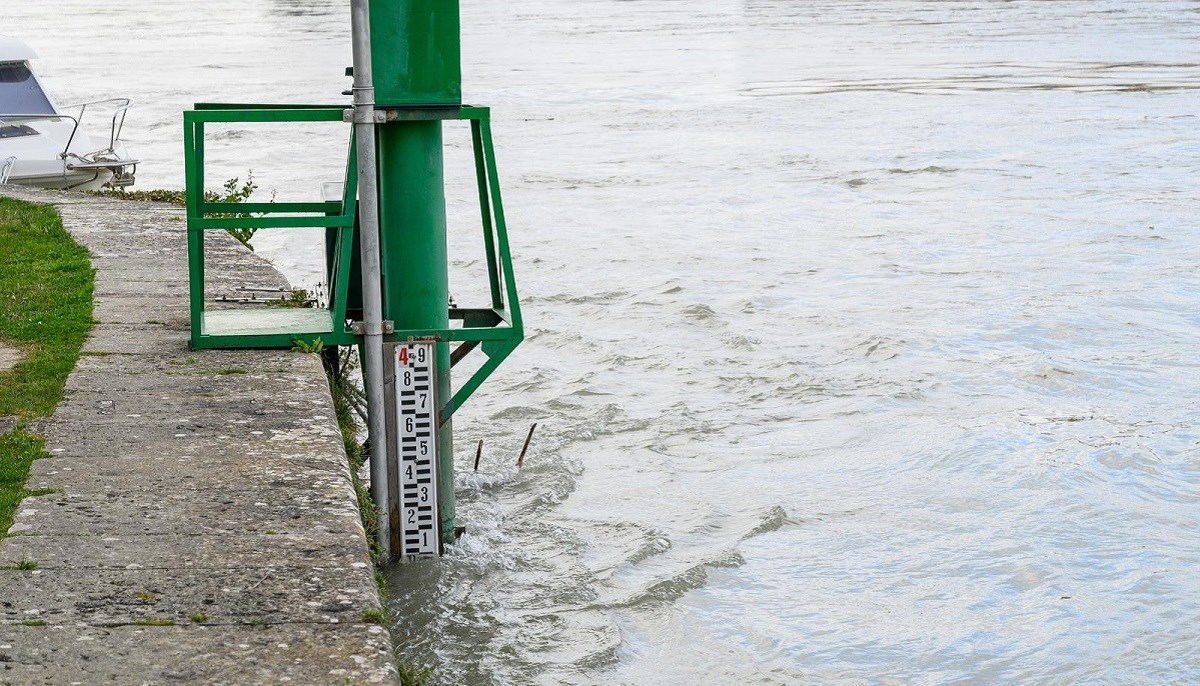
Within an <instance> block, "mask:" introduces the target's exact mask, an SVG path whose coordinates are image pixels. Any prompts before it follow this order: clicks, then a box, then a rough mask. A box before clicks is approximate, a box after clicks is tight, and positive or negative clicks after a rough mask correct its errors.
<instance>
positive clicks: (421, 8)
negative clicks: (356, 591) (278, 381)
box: [371, 0, 462, 542]
mask: <svg viewBox="0 0 1200 686" xmlns="http://www.w3.org/2000/svg"><path fill="white" fill-rule="evenodd" d="M371 51H372V54H373V57H372V63H373V68H374V74H373V76H374V87H375V104H376V107H377V108H379V109H382V110H385V111H386V110H387V108H389V107H401V108H414V107H415V108H422V107H437V108H443V109H445V108H447V107H453V108H456V109H457V108H458V107H459V105H460V104H461V100H462V67H461V62H462V58H461V56H462V48H461V39H460V35H459V11H458V0H371ZM377 135H378V146H379V162H378V164H379V210H380V212H379V217H380V233H381V236H380V242H381V257H382V262H383V265H382V267H383V269H382V271H383V289H384V306H383V307H384V309H383V312H384V319H388V320H391V321H392V322H394V323H395V326H396V329H398V330H405V329H410V330H411V329H448V328H449V326H450V317H449V301H450V293H449V291H450V285H449V281H448V276H447V268H448V258H447V255H446V196H445V188H444V184H443V174H442V123H441V122H440V121H391V122H388V123H382V124H380V125H379V127H378V129H377ZM436 347H437V369H436V374H437V382H438V386H437V395H438V398H437V401H438V403H439V404H442V405H444V404H445V403H447V402H449V400H450V397H451V395H450V388H451V387H450V349H449V344H448V343H444V342H443V343H438V344H437V346H436ZM437 443H438V505H439V509H440V513H441V521H440V524H441V538H442V541H443V542H450V541H453V540H454V530H455V523H454V444H453V441H452V439H451V424H450V422H449V421H446V422H445V423H444V424H442V425H441V426H440V427H439V429H438V439H437Z"/></svg>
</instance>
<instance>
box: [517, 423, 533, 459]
mask: <svg viewBox="0 0 1200 686" xmlns="http://www.w3.org/2000/svg"><path fill="white" fill-rule="evenodd" d="M536 428H537V422H534V423H533V424H531V425H530V426H529V435H528V436H526V437H525V445H524V446H523V447H522V448H521V456H520V457H518V458H517V469H520V468H521V467H522V466H523V465H524V464H525V452H526V451H528V450H529V442H530V441H532V440H533V430H534V429H536Z"/></svg>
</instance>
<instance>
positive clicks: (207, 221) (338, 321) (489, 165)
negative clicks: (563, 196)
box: [183, 104, 524, 421]
mask: <svg viewBox="0 0 1200 686" xmlns="http://www.w3.org/2000/svg"><path fill="white" fill-rule="evenodd" d="M345 111H346V108H345V107H343V106H339V105H294V106H293V105H231V104H198V105H196V107H195V109H194V110H190V111H186V112H184V115H183V121H184V165H185V174H186V182H187V231H188V263H189V276H190V288H189V295H190V298H191V324H192V336H191V345H192V347H193V348H195V349H210V348H291V347H294V346H296V345H297V344H300V343H304V344H307V345H312V344H315V343H316V341H317V340H320V341H321V342H322V343H324V344H325V345H355V344H357V343H359V337H358V336H357V335H356V334H355V332H354V327H353V326H352V323H351V322H350V321H349V319H348V317H347V314H348V312H349V311H350V310H349V302H350V294H351V289H352V288H353V289H355V291H357V290H359V289H360V288H361V284H358V283H352V278H351V276H352V274H356V269H355V264H356V263H355V260H356V259H357V256H356V255H355V254H354V245H355V240H354V234H355V231H356V228H355V218H356V212H357V202H358V199H357V196H358V172H357V158H356V155H355V152H354V151H355V146H354V140H353V136H351V140H350V145H349V153H348V155H347V163H346V175H345V186H344V189H345V190H344V192H343V195H342V199H341V200H340V201H330V202H272V203H258V202H255V203H224V202H210V201H208V200H206V199H205V197H204V188H205V176H204V127H205V124H210V123H255V122H256V123H297V122H342V121H344V117H343V113H344V112H345ZM379 114H380V115H382V116H383V117H385V118H386V121H387V122H389V123H390V122H397V123H403V122H405V121H431V120H466V121H469V122H470V124H471V139H472V146H473V148H474V155H475V174H476V180H477V183H478V192H479V204H480V216H481V217H482V219H483V240H484V249H485V252H486V257H487V268H488V281H489V287H490V290H491V303H490V305H491V306H490V307H485V308H457V307H451V308H449V315H450V320H451V327H450V328H447V329H403V328H399V326H397V327H396V328H395V330H394V332H392V333H390V334H388V335H387V336H386V337H385V339H386V340H389V341H415V340H427V341H428V340H432V341H442V342H457V343H458V344H459V345H458V346H457V347H456V348H455V349H454V350H453V352H452V354H451V362H452V364H457V363H458V362H459V361H460V360H461V359H463V357H465V356H466V354H467V353H469V352H471V351H472V350H474V349H476V348H478V349H480V350H482V351H483V353H484V354H485V356H486V357H487V360H486V361H485V362H484V363H483V365H482V366H481V367H480V368H479V369H478V370H477V371H476V372H475V373H474V374H472V375H471V377H470V378H469V379H468V380H467V381H466V382H465V383H464V384H463V385H462V386H461V387H460V388H459V389H458V391H456V392H455V393H454V395H453V397H452V398H450V400H449V401H448V402H446V403H445V404H444V405H443V409H442V421H445V420H446V419H448V418H449V417H450V415H452V414H453V413H454V411H455V410H457V409H458V408H459V407H461V406H462V404H463V402H465V401H466V400H467V398H468V397H469V396H470V395H471V394H472V393H474V391H475V390H476V389H477V388H478V387H479V386H480V385H481V384H482V383H483V381H484V380H485V379H486V378H487V377H488V376H490V375H491V373H492V372H493V371H495V369H496V368H497V367H499V366H500V363H501V362H503V361H504V359H505V358H506V357H508V355H509V354H511V353H512V351H513V350H514V349H516V347H517V345H518V344H520V342H521V341H522V340H523V338H524V327H523V324H522V320H521V307H520V303H519V301H518V300H517V286H516V281H515V279H514V278H513V271H512V254H511V251H510V248H509V243H508V230H507V227H506V224H505V220H504V207H503V204H502V203H501V199H500V182H499V180H498V177H497V172H496V152H495V147H494V145H493V143H492V131H491V118H490V111H489V110H488V108H486V107H471V106H463V107H450V108H429V107H405V108H387V109H381V110H379ZM230 215H234V216H230ZM245 215H251V216H245ZM291 228H325V229H326V230H327V234H328V235H329V236H330V237H331V239H332V240H333V245H332V246H327V248H328V255H329V256H330V257H331V258H332V260H333V264H331V265H328V269H327V273H328V275H329V295H330V298H329V300H330V303H329V307H328V308H256V309H253V310H247V309H233V310H228V309H222V310H209V309H207V308H206V306H205V281H204V277H205V269H204V232H206V231H219V230H227V229H256V230H257V229H291ZM389 229H390V230H395V228H394V227H381V230H384V231H387V230H389Z"/></svg>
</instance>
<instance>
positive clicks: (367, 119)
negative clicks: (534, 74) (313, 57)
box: [350, 0, 392, 560]
mask: <svg viewBox="0 0 1200 686" xmlns="http://www.w3.org/2000/svg"><path fill="white" fill-rule="evenodd" d="M370 18H371V17H370V8H369V6H368V0H351V2H350V27H351V29H350V31H351V36H352V42H353V47H354V116H353V121H354V131H355V133H356V134H357V137H358V198H359V200H358V227H359V232H360V236H359V238H360V244H361V251H360V257H361V260H362V302H363V329H364V336H363V358H364V359H365V361H366V363H365V365H364V366H365V369H364V371H365V372H366V373H365V374H364V375H363V386H364V387H365V390H366V395H367V436H368V438H369V440H370V441H371V499H372V500H374V501H375V509H376V520H375V540H376V542H377V543H378V544H379V548H380V551H381V552H382V553H383V559H385V560H390V559H391V557H392V556H391V541H392V536H391V531H390V523H391V518H390V516H389V515H390V504H389V503H388V440H387V423H386V417H385V416H384V401H383V295H382V292H381V286H380V266H379V265H380V260H379V190H378V186H377V184H376V165H375V86H374V82H373V80H372V77H371V21H370Z"/></svg>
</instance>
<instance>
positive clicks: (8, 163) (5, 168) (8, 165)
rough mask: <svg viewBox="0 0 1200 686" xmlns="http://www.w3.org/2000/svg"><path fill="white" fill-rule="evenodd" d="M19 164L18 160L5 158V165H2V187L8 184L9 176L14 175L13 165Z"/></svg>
mask: <svg viewBox="0 0 1200 686" xmlns="http://www.w3.org/2000/svg"><path fill="white" fill-rule="evenodd" d="M16 163H17V158H15V157H8V158H5V160H4V163H3V164H0V186H3V185H4V184H6V183H8V176H9V174H12V168H13V165H14V164H16Z"/></svg>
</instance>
